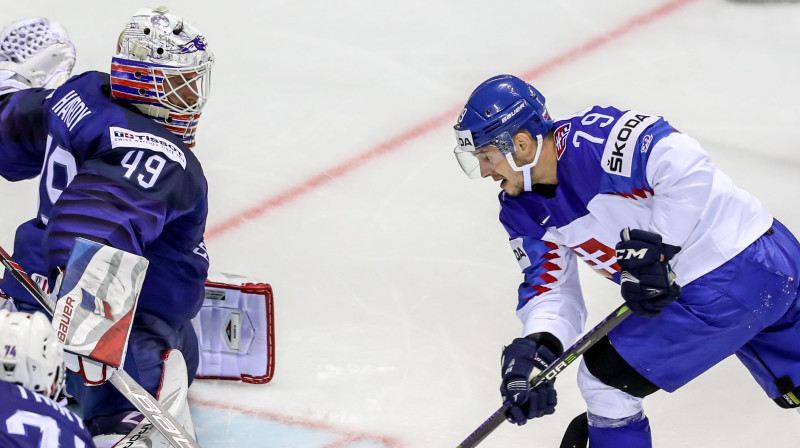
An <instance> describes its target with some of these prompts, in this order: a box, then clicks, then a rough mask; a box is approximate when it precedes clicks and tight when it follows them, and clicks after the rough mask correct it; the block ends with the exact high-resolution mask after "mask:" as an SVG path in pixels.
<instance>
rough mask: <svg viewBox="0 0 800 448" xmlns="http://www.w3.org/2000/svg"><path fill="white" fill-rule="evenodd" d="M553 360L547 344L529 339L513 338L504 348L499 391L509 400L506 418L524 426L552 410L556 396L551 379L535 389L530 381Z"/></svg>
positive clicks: (554, 407)
mask: <svg viewBox="0 0 800 448" xmlns="http://www.w3.org/2000/svg"><path fill="white" fill-rule="evenodd" d="M555 360H556V356H555V355H554V354H553V353H552V352H551V351H550V350H549V349H548V348H547V347H545V346H543V345H538V344H537V343H536V342H535V341H533V340H531V339H528V338H517V339H514V341H513V342H512V343H511V344H510V345H509V346H507V347H505V348H504V349H503V357H502V358H501V361H500V362H501V364H502V369H503V370H502V375H503V383H502V384H501V385H500V394H501V395H502V396H503V400H504V401H508V402H510V403H511V407H510V408H508V410H507V411H506V417H507V418H508V421H510V422H511V423H516V424H517V425H524V424H525V423H526V422H527V421H528V420H530V419H532V418H537V417H542V416H544V415H548V414H552V413H553V412H555V410H556V402H557V397H556V389H555V387H554V385H553V382H552V381H545V382H544V383H542V384H541V385H539V387H536V388H535V389H531V384H530V379H531V377H532V374H534V373H538V371H541V370H544V369H546V368H547V366H548V365H550V363H552V362H553V361H555ZM534 368H536V369H537V372H534Z"/></svg>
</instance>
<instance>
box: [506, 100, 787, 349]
mask: <svg viewBox="0 0 800 448" xmlns="http://www.w3.org/2000/svg"><path fill="white" fill-rule="evenodd" d="M553 129H554V140H555V147H556V155H557V157H558V165H557V175H558V186H557V187H556V189H555V195H554V196H553V197H545V196H543V195H542V194H539V193H536V192H526V193H523V194H521V195H519V196H517V197H510V196H508V195H506V194H505V192H501V194H500V197H499V199H500V205H501V209H500V221H501V222H502V224H503V226H504V227H505V229H506V230H507V231H508V234H509V241H510V243H511V248H512V250H513V252H514V255H515V257H516V258H517V261H518V262H519V264H520V268H521V269H522V271H523V273H524V281H523V282H522V284H521V285H520V287H519V294H518V298H519V302H518V306H517V316H518V317H519V318H520V320H521V321H522V323H523V326H524V330H523V334H525V335H527V334H531V333H536V332H549V333H551V334H553V335H555V336H556V337H557V338H558V339H559V340H560V341H561V342H562V344H564V346H565V347H566V346H569V345H571V344H572V343H573V342H574V341H575V340H576V339H577V337H578V335H579V334H580V333H581V331H582V330H583V325H584V322H585V315H586V309H585V305H584V301H583V296H582V292H581V288H580V284H579V281H578V269H577V259H581V260H583V261H584V262H586V263H587V264H588V265H589V266H590V267H591V268H592V269H594V270H595V271H596V272H598V273H599V274H601V275H603V276H605V277H607V278H609V279H611V280H612V281H614V282H616V283H619V277H620V272H619V271H620V268H619V266H618V265H617V263H616V253H615V249H614V247H615V246H616V243H617V242H619V240H620V230H622V229H623V228H624V227H630V228H639V229H645V230H649V231H652V232H657V233H659V234H661V235H662V237H663V241H664V242H665V243H668V244H672V245H676V246H681V247H682V250H681V252H680V253H678V254H677V255H676V256H675V258H674V259H673V260H672V262H671V265H672V267H673V269H674V271H675V273H676V274H677V279H676V281H677V283H678V284H680V285H686V284H687V283H689V282H691V281H693V280H695V279H697V278H699V277H701V276H702V275H704V274H706V273H708V272H710V271H712V270H713V269H715V268H717V267H719V266H721V265H722V264H723V263H725V262H726V261H727V260H729V259H731V258H733V257H734V256H736V255H737V254H738V253H739V252H741V251H742V250H744V249H745V248H746V247H747V246H749V245H750V244H751V243H752V242H753V241H755V240H756V239H757V238H758V237H760V236H761V235H762V234H764V232H765V231H767V230H768V229H769V228H770V226H771V225H772V221H773V218H772V216H771V215H770V214H769V212H767V210H766V209H765V208H764V206H763V205H762V204H761V202H759V201H758V200H757V199H755V198H754V197H753V196H751V195H750V194H748V193H747V192H745V191H743V190H741V189H739V188H737V187H736V186H735V185H734V184H733V182H732V181H731V179H730V178H729V177H728V176H726V175H725V174H724V173H722V172H721V171H719V170H718V169H716V168H715V167H714V166H713V165H712V164H711V160H710V157H709V156H708V154H707V153H706V152H705V151H704V150H703V149H702V148H701V147H700V145H699V144H698V143H697V142H696V141H695V140H693V139H691V138H690V137H688V136H686V135H684V134H682V133H680V132H679V131H677V130H676V129H674V128H673V127H672V126H671V125H670V124H669V123H668V122H666V121H665V120H664V119H663V118H661V117H658V116H655V115H651V114H646V113H642V112H637V111H622V110H618V109H615V108H612V107H599V106H595V107H593V108H590V109H587V110H585V111H583V112H580V113H578V114H575V115H572V116H568V117H565V118H562V119H559V120H557V121H556V122H555V123H554V126H553Z"/></svg>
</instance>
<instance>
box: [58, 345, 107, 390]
mask: <svg viewBox="0 0 800 448" xmlns="http://www.w3.org/2000/svg"><path fill="white" fill-rule="evenodd" d="M64 367H66V368H67V369H68V370H70V371H71V372H74V373H76V374H78V375H80V376H81V378H83V383H84V384H86V385H87V386H99V385H100V384H103V383H105V382H106V381H107V380H108V379H109V378H111V375H112V374H113V373H114V369H112V368H111V367H109V366H107V365H105V364H103V363H102V362H100V361H95V360H93V359H92V358H87V357H85V356H80V355H76V354H73V353H69V352H64Z"/></svg>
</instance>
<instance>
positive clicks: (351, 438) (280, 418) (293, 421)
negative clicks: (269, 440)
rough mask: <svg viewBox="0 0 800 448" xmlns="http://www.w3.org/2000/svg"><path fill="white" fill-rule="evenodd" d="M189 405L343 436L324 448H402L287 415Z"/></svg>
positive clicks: (202, 403) (385, 439)
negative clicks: (373, 446) (370, 445)
mask: <svg viewBox="0 0 800 448" xmlns="http://www.w3.org/2000/svg"><path fill="white" fill-rule="evenodd" d="M189 403H191V404H193V405H197V406H205V407H209V408H214V409H220V410H225V411H231V410H232V411H236V412H240V413H242V414H245V415H249V416H251V417H258V418H261V419H264V420H271V421H274V422H278V423H283V424H286V425H294V426H300V427H303V428H307V429H315V430H322V431H327V432H330V433H333V434H337V435H339V436H341V439H339V440H336V441H334V442H331V443H329V444H327V445H325V446H324V447H323V448H343V447H345V446H347V445H348V444H350V443H355V442H361V441H367V442H376V443H380V444H382V445H383V446H384V447H386V448H400V447H401V445H400V443H399V442H398V441H397V440H395V439H393V438H391V437H386V436H380V435H374V434H366V433H358V432H354V431H349V430H346V429H342V428H337V427H335V426H333V425H330V424H326V423H319V422H315V421H310V420H303V419H301V418H297V417H290V416H286V415H280V414H276V413H273V412H268V411H259V410H254V409H247V408H243V407H239V406H234V405H229V404H224V403H218V402H215V401H209V400H198V399H196V398H194V397H192V398H190V399H189Z"/></svg>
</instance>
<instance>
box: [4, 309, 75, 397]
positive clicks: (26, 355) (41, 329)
mask: <svg viewBox="0 0 800 448" xmlns="http://www.w3.org/2000/svg"><path fill="white" fill-rule="evenodd" d="M63 356H64V349H63V346H62V345H61V343H60V342H59V341H58V339H57V338H56V332H55V330H53V328H52V327H51V326H50V321H49V320H48V319H47V318H46V317H45V316H44V314H42V313H33V314H28V313H21V312H10V311H0V380H3V381H8V382H10V383H15V384H19V385H21V386H22V387H24V388H26V389H29V390H32V391H35V392H39V393H41V394H42V395H46V396H48V397H50V398H54V397H56V396H57V395H58V394H59V393H60V392H61V388H62V387H63V385H64V378H65V374H66V371H65V370H64V367H63V363H62V360H63Z"/></svg>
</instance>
